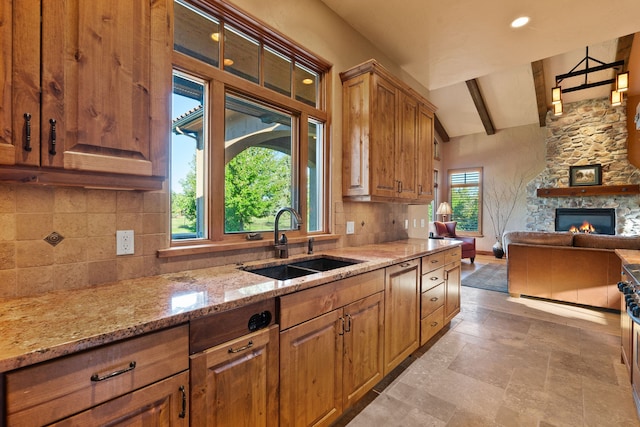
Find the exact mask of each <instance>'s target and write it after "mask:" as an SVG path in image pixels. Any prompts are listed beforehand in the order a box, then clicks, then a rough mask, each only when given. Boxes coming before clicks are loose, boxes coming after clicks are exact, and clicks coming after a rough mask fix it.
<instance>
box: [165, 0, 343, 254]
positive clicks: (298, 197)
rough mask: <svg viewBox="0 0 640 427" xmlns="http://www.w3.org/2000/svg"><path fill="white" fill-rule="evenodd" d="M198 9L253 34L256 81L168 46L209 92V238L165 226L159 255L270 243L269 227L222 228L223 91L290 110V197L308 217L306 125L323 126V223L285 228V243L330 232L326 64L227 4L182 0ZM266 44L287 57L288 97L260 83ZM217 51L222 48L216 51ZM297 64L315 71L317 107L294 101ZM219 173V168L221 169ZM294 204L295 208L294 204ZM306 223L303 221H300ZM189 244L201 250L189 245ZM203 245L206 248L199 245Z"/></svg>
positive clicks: (180, 68)
mask: <svg viewBox="0 0 640 427" xmlns="http://www.w3.org/2000/svg"><path fill="white" fill-rule="evenodd" d="M181 1H182V2H183V3H185V4H188V5H190V6H192V7H194V8H197V9H199V10H201V11H202V12H204V13H206V14H209V15H211V16H212V17H213V18H215V19H216V20H218V21H219V22H220V25H221V28H223V26H224V25H225V24H228V25H230V26H233V27H234V28H235V29H240V30H241V31H243V32H245V33H246V34H247V35H248V36H250V37H253V38H255V39H256V40H258V41H259V44H260V55H259V56H260V59H259V61H260V65H259V78H258V83H253V82H251V81H249V80H245V79H244V78H242V77H239V76H236V75H234V74H231V73H229V72H227V71H225V70H224V67H222V68H220V67H215V66H213V65H210V64H207V63H205V62H203V61H201V60H198V59H196V58H193V57H190V56H188V55H186V54H183V53H180V52H178V51H175V50H173V46H172V47H171V48H172V72H173V71H174V70H175V71H177V72H180V73H184V74H186V75H189V76H193V77H195V78H198V79H201V80H203V81H205V82H207V84H208V87H209V90H208V94H207V99H206V100H205V102H206V103H207V105H208V117H207V119H208V120H206V122H205V123H206V127H207V129H206V130H205V133H206V134H208V136H209V138H208V141H207V145H208V150H207V151H208V152H207V153H206V156H207V157H206V163H207V165H206V170H205V174H206V175H207V176H208V180H207V186H208V187H209V189H210V191H209V193H208V194H207V201H206V204H207V206H206V209H205V211H206V212H208V215H207V216H206V218H204V221H205V222H206V224H207V225H206V227H205V229H207V230H208V236H206V237H205V238H198V239H185V240H174V239H172V237H171V236H172V233H171V230H169V236H170V237H169V240H170V245H171V247H170V248H169V249H167V250H163V251H160V252H159V256H170V253H171V252H172V251H175V250H176V249H180V248H185V247H189V248H191V252H192V253H199V252H209V251H216V250H217V249H216V248H215V247H216V246H223V247H224V249H220V250H226V249H229V246H230V245H231V246H234V245H235V246H237V247H238V248H240V247H242V248H246V247H251V246H267V245H271V244H272V243H273V242H272V240H273V237H272V235H271V234H270V232H269V231H265V232H264V233H263V234H264V240H261V241H248V240H247V239H246V234H247V233H248V232H239V233H231V234H227V233H225V230H224V205H225V200H224V169H225V160H224V139H225V110H224V106H225V97H226V94H227V93H228V94H231V95H235V96H241V97H243V98H246V99H250V100H252V101H255V102H259V103H262V104H264V105H267V106H269V107H272V108H277V109H281V110H283V111H286V112H288V113H290V114H292V115H293V116H294V118H295V120H294V123H292V139H293V141H294V144H297V152H298V158H297V162H296V163H295V164H294V160H293V159H292V174H296V179H295V180H294V182H295V183H296V185H297V188H293V191H292V193H293V194H292V197H293V203H292V204H293V205H294V207H295V208H296V209H297V210H298V211H299V212H300V215H301V216H302V217H303V218H305V219H306V218H307V198H308V197H307V183H308V181H307V178H308V177H307V176H306V175H307V173H306V169H307V167H306V166H307V164H308V144H307V143H306V141H307V140H308V123H309V121H310V120H313V121H315V122H317V123H320V124H322V127H323V153H322V159H323V170H324V175H323V177H322V182H321V183H319V185H321V186H322V190H323V197H322V199H321V200H322V201H323V206H322V224H321V227H320V228H322V230H321V231H314V232H307V227H306V224H305V225H303V226H302V227H301V228H300V230H291V231H288V232H287V236H288V237H289V241H290V242H295V241H296V238H298V239H300V240H304V239H306V236H314V237H316V236H317V237H319V238H321V237H322V235H330V234H331V230H330V223H329V218H330V211H329V208H330V203H329V200H330V191H331V187H330V170H331V169H330V152H331V150H330V138H329V135H330V117H331V116H330V111H328V109H327V106H328V105H329V102H328V101H327V98H328V94H329V93H330V87H329V86H330V85H329V82H331V72H332V70H331V65H330V64H329V63H328V62H327V61H325V60H323V59H321V58H319V57H318V56H316V55H313V54H311V53H309V52H307V51H306V50H304V49H302V48H301V47H300V46H298V45H297V44H296V43H295V42H292V41H290V40H288V39H286V38H285V37H284V36H282V35H280V34H278V33H276V32H275V31H274V30H272V29H270V28H268V27H266V25H264V24H262V23H260V22H259V21H257V20H255V19H254V18H251V17H249V16H247V15H246V14H241V13H240V12H238V11H237V10H236V9H235V8H233V7H232V6H231V5H228V4H221V3H215V4H210V3H204V2H202V1H186V0H181ZM265 48H268V49H269V50H270V51H272V52H277V53H279V54H281V55H284V56H285V57H287V58H291V59H292V62H291V64H292V84H291V86H292V87H291V95H290V96H287V95H284V94H282V93H279V92H277V91H275V90H273V89H270V88H267V87H265V86H264V69H263V67H262V59H263V55H264V53H263V52H264V49H265ZM221 50H222V49H221ZM296 64H298V65H300V66H302V67H304V68H306V69H310V70H312V71H313V72H315V73H317V75H318V81H317V100H316V106H315V107H314V106H312V105H310V104H309V103H306V102H303V101H299V100H297V99H295V94H296V91H295V77H293V71H294V70H295V66H296ZM220 171H222V172H220ZM296 205H297V206H296ZM305 223H306V221H305ZM194 246H198V247H200V249H199V250H198V249H194ZM206 246H208V247H209V249H206V248H204V247H206Z"/></svg>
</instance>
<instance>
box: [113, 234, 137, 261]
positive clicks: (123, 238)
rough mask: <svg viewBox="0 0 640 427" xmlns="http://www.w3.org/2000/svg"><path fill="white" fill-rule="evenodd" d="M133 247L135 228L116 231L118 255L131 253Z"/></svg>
mask: <svg viewBox="0 0 640 427" xmlns="http://www.w3.org/2000/svg"><path fill="white" fill-rule="evenodd" d="M134 252H135V250H134V248H133V230H118V231H116V255H131V254H133V253H134Z"/></svg>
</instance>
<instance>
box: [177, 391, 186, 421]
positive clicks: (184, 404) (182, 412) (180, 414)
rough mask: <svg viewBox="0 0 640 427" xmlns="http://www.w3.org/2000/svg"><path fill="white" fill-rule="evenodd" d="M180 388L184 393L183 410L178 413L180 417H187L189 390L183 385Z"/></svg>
mask: <svg viewBox="0 0 640 427" xmlns="http://www.w3.org/2000/svg"><path fill="white" fill-rule="evenodd" d="M178 390H180V392H181V393H182V411H181V412H180V413H179V414H178V417H180V418H185V417H186V416H187V392H186V391H185V389H184V386H183V385H181V386H180V388H179V389H178Z"/></svg>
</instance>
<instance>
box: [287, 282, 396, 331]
mask: <svg viewBox="0 0 640 427" xmlns="http://www.w3.org/2000/svg"><path fill="white" fill-rule="evenodd" d="M383 290H384V270H375V271H370V272H368V273H364V274H359V275H357V276H352V277H349V278H347V279H342V280H338V281H335V282H330V283H327V284H325V285H320V286H316V287H315V288H309V289H305V290H303V291H300V292H295V293H293V294H289V295H285V296H282V297H280V329H281V330H284V329H287V328H290V327H292V326H294V325H297V324H298V323H302V322H304V321H307V320H309V319H313V318H314V317H318V316H320V315H322V314H324V313H328V312H330V311H332V310H335V309H336V308H340V307H344V306H345V305H347V304H351V303H352V302H354V301H357V300H359V299H361V298H364V297H366V296H369V295H373V294H375V293H376V292H380V291H383Z"/></svg>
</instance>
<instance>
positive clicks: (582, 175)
mask: <svg viewBox="0 0 640 427" xmlns="http://www.w3.org/2000/svg"><path fill="white" fill-rule="evenodd" d="M569 185H570V186H571V187H576V186H580V185H602V165H582V166H570V167H569Z"/></svg>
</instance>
